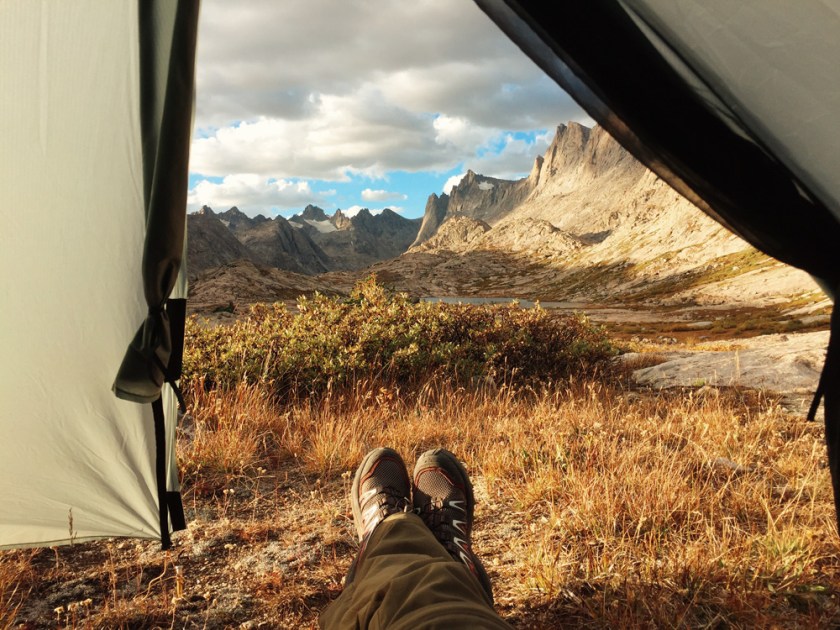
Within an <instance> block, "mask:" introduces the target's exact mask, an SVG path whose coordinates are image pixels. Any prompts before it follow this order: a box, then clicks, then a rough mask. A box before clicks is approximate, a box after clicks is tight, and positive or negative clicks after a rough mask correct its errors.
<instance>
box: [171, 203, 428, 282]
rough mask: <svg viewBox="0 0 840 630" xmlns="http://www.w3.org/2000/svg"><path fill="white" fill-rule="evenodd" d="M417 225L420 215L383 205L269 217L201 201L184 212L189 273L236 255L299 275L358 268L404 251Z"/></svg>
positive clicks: (310, 208)
mask: <svg viewBox="0 0 840 630" xmlns="http://www.w3.org/2000/svg"><path fill="white" fill-rule="evenodd" d="M419 228H420V219H406V218H404V217H401V216H400V215H398V214H397V213H396V212H393V211H391V210H387V209H386V210H383V211H382V212H381V213H379V214H372V213H371V212H370V211H369V210H367V209H363V210H360V211H359V212H358V213H357V214H355V215H353V216H352V217H348V216H347V215H345V214H344V213H343V212H342V211H341V210H337V211H336V212H335V213H334V214H333V215H331V216H330V215H327V214H326V213H325V212H324V211H323V210H322V209H321V208H319V207H317V206H312V205H309V206H307V207H306V208H305V209H304V211H303V212H302V213H300V214H296V215H294V216H292V217H291V218H289V219H285V218H284V217H281V216H277V217H275V218H273V219H268V218H266V217H264V216H263V215H257V216H256V217H253V218H252V217H249V216H248V215H246V214H245V213H244V212H242V211H241V210H239V208H237V207H235V206H234V207H233V208H230V209H229V210H226V211H224V212H219V213H216V212H214V211H213V210H212V209H211V208H209V207H207V206H204V207H202V208H201V210H199V211H198V212H196V213H192V214H189V215H187V233H188V239H187V257H188V269H189V275H190V277H191V278H193V279H195V278H197V277H198V276H199V275H200V274H201V273H202V272H205V271H207V270H209V269H213V268H215V267H219V266H221V265H226V264H228V263H232V262H234V261H237V260H245V261H250V262H252V263H255V264H257V265H263V266H266V267H272V268H275V269H281V270H284V271H290V272H293V273H297V274H304V275H315V274H319V273H324V272H327V271H353V270H358V269H363V268H365V267H368V266H370V265H372V264H374V263H376V262H379V261H382V260H386V259H389V258H394V257H396V256H399V255H400V254H402V253H403V252H405V251H406V250H407V249H408V247H409V246H410V245H411V243H412V242H413V241H414V240H415V239H416V237H417V232H418V230H419Z"/></svg>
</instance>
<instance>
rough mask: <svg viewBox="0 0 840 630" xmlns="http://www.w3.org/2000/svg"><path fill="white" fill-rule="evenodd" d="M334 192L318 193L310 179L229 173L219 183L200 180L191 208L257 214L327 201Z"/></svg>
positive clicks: (192, 191)
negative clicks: (295, 179)
mask: <svg viewBox="0 0 840 630" xmlns="http://www.w3.org/2000/svg"><path fill="white" fill-rule="evenodd" d="M333 194H335V191H326V192H314V191H313V190H312V189H311V187H310V185H309V182H306V181H288V180H282V179H280V180H278V179H266V178H264V177H261V176H260V175H254V174H234V175H228V176H226V177H225V178H224V179H223V180H222V181H221V182H219V183H216V182H212V181H209V180H202V181H200V182H198V183H197V184H196V185H195V187H194V188H193V189H192V190H190V191H189V195H188V197H187V204H188V205H187V208H188V210H189V211H193V210H197V209H198V208H200V207H201V206H205V205H206V206H210V207H211V208H214V209H216V210H222V211H224V210H227V209H228V208H230V207H232V206H237V207H238V208H239V209H240V210H242V211H243V212H245V213H246V214H250V215H252V216H253V215H256V214H259V213H260V212H262V211H263V210H264V209H267V208H272V209H275V210H276V211H280V210H288V209H298V208H302V207H304V206H306V205H307V204H309V203H312V204H319V203H320V204H325V203H326V202H327V201H328V200H329V197H330V196H332V195H333Z"/></svg>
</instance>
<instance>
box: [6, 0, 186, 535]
mask: <svg viewBox="0 0 840 630" xmlns="http://www.w3.org/2000/svg"><path fill="white" fill-rule="evenodd" d="M171 4H172V6H173V7H174V6H175V3H171ZM170 21H171V20H170ZM0 29H1V30H0V87H2V89H0V138H2V147H3V148H2V151H0V213H2V215H0V216H2V220H3V229H2V230H0V331H1V332H0V335H2V347H3V364H2V367H0V401H2V404H0V496H2V500H0V548H2V547H16V546H36V545H54V544H62V543H68V542H71V541H83V540H88V539H93V538H100V537H111V536H132V537H141V538H160V537H161V531H160V530H161V527H160V525H159V510H158V495H157V490H156V476H155V434H154V423H153V419H152V409H151V407H150V406H149V405H140V404H136V403H133V402H127V401H125V400H120V399H119V398H117V397H116V396H114V393H113V392H112V389H111V388H112V383H113V380H114V375H115V374H116V373H117V370H118V368H119V366H120V362H121V361H122V359H123V356H124V355H125V352H126V347H127V346H128V343H129V342H130V341H131V339H132V337H133V336H134V334H135V332H136V331H137V328H138V326H140V325H141V324H142V322H143V321H144V319H145V318H146V316H147V313H148V306H147V303H146V298H145V297H144V282H143V277H142V265H143V256H144V242H145V239H146V202H145V200H144V173H143V139H142V129H141V111H140V96H139V93H138V92H139V89H140V60H139V46H138V37H139V34H138V31H139V27H138V5H137V2H136V1H131V0H122V1H117V0H109V1H108V2H101V1H99V0H74V2H58V1H55V2H53V1H46V0H45V1H43V2H33V1H31V0H5V1H4V2H2V3H0ZM162 39H165V38H162ZM170 40H171V35H170ZM161 48H163V47H161ZM166 55H168V52H166ZM164 407H165V415H166V418H167V422H166V425H167V426H166V430H165V432H166V434H167V436H168V439H167V450H168V453H167V458H166V459H167V461H168V470H167V471H166V475H167V477H168V479H169V489H170V490H175V489H177V475H176V473H175V471H174V455H173V452H172V444H173V437H174V418H175V405H174V399H173V397H172V396H171V395H168V394H167V395H165V396H164ZM167 533H168V532H167Z"/></svg>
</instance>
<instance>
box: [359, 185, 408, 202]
mask: <svg viewBox="0 0 840 630" xmlns="http://www.w3.org/2000/svg"><path fill="white" fill-rule="evenodd" d="M362 199H364V200H365V201H404V200H406V199H408V195H404V194H403V193H398V192H391V191H388V190H371V189H370V188H365V189H364V190H363V191H362Z"/></svg>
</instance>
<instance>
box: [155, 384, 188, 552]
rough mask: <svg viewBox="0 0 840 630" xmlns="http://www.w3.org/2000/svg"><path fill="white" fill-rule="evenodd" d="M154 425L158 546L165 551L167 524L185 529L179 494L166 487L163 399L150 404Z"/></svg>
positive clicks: (167, 538)
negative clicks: (158, 528)
mask: <svg viewBox="0 0 840 630" xmlns="http://www.w3.org/2000/svg"><path fill="white" fill-rule="evenodd" d="M152 413H153V415H154V423H155V480H156V483H157V498H158V518H159V526H160V544H161V548H162V549H163V550H164V551H165V550H167V549H170V548H171V547H172V538H171V537H170V535H169V523H170V520H171V522H172V529H173V530H174V531H179V530H182V529H186V527H187V523H186V519H185V518H184V506H183V503H182V502H181V493H180V492H170V491H169V490H167V486H166V472H167V471H166V418H165V416H164V412H163V398H158V399H157V400H156V401H154V402H153V403H152Z"/></svg>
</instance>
